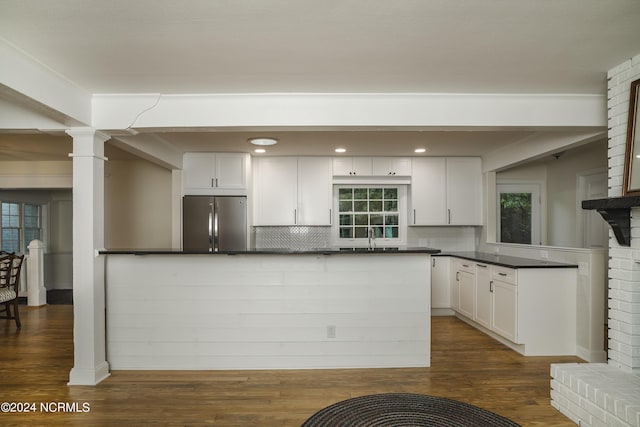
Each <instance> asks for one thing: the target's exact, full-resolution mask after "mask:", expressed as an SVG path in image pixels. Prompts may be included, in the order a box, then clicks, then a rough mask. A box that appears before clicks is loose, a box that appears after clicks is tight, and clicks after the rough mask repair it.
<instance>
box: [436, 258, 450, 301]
mask: <svg viewBox="0 0 640 427" xmlns="http://www.w3.org/2000/svg"><path fill="white" fill-rule="evenodd" d="M431 307H433V308H450V307H451V280H450V267H449V257H435V256H432V257H431Z"/></svg>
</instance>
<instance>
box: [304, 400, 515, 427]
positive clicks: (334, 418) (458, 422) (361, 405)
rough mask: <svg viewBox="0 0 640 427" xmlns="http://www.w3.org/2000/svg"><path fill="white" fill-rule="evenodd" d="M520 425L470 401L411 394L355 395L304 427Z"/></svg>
mask: <svg viewBox="0 0 640 427" xmlns="http://www.w3.org/2000/svg"><path fill="white" fill-rule="evenodd" d="M333 426H336V427H338V426H340V427H402V426H415V427H417V426H446V427H482V426H487V427H502V426H505V427H516V426H517V427H520V425H519V424H516V423H514V422H513V421H511V420H509V419H507V418H504V417H502V416H500V415H498V414H494V413H493V412H490V411H487V410H485V409H482V408H478V407H477V406H473V405H469V404H468V403H464V402H458V401H456V400H451V399H446V398H442V397H434V396H426V395H421V394H410V393H386V394H373V395H370V396H362V397H355V398H353V399H348V400H344V401H342V402H338V403H334V404H333V405H331V406H327V407H326V408H324V409H321V410H320V411H318V412H316V413H315V414H314V415H312V416H311V417H310V418H309V419H308V420H307V421H305V422H304V424H302V427H333Z"/></svg>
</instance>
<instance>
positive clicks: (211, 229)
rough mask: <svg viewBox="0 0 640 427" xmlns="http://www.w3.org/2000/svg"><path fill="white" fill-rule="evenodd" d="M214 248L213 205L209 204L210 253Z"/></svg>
mask: <svg viewBox="0 0 640 427" xmlns="http://www.w3.org/2000/svg"><path fill="white" fill-rule="evenodd" d="M211 248H213V203H209V252H211Z"/></svg>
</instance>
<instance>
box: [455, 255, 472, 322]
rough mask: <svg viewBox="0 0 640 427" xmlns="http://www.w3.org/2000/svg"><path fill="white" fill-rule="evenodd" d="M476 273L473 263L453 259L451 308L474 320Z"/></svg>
mask: <svg viewBox="0 0 640 427" xmlns="http://www.w3.org/2000/svg"><path fill="white" fill-rule="evenodd" d="M474 289H475V273H474V270H473V263H472V262H471V261H466V260H462V259H460V258H451V308H452V309H453V310H455V311H457V312H459V313H461V314H464V315H465V316H470V317H471V318H473V310H474V309H473V307H474V299H475V298H474V296H473V293H474V292H475V291H474Z"/></svg>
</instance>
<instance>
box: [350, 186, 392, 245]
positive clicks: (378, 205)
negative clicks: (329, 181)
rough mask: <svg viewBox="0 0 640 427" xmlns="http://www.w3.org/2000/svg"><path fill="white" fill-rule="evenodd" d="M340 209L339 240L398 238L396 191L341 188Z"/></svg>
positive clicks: (374, 188)
mask: <svg viewBox="0 0 640 427" xmlns="http://www.w3.org/2000/svg"><path fill="white" fill-rule="evenodd" d="M338 210H339V224H340V227H339V236H340V238H343V239H353V238H356V239H366V238H368V237H369V230H371V231H372V232H373V236H374V237H376V238H396V239H397V238H398V237H399V231H398V226H399V220H398V218H399V212H398V189H397V188H381V187H366V188H359V187H358V188H355V187H354V188H340V189H339V191H338Z"/></svg>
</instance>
